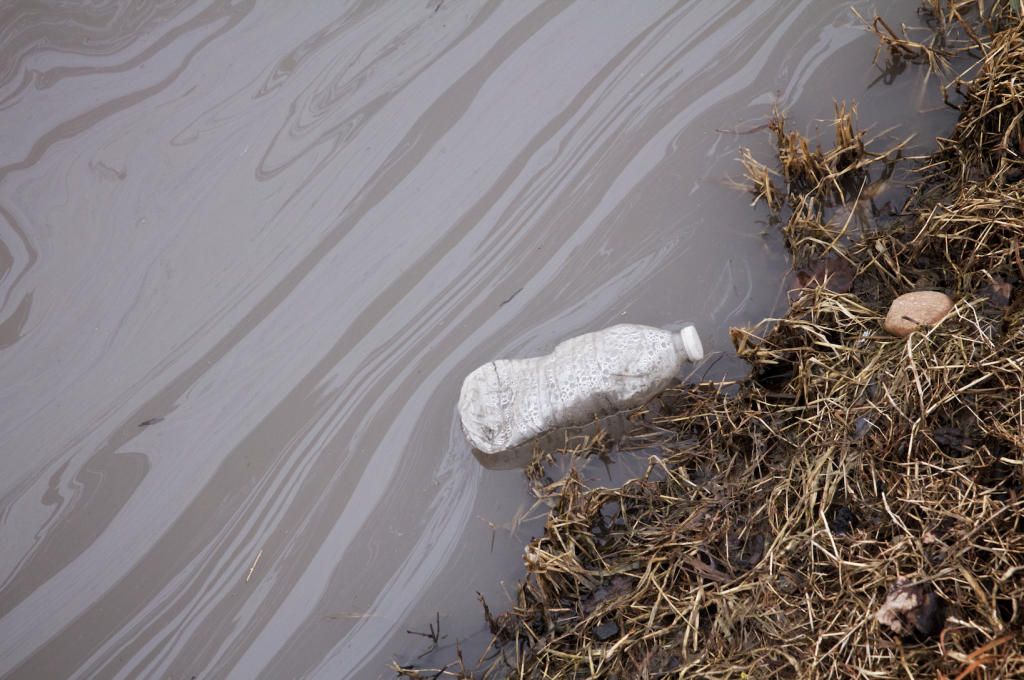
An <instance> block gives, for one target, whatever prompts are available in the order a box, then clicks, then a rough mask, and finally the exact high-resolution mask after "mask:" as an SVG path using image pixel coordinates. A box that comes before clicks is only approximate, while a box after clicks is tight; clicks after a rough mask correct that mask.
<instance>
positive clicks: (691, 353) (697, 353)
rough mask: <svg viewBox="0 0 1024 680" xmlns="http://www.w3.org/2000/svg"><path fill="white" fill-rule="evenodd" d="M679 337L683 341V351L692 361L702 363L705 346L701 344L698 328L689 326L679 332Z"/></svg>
mask: <svg viewBox="0 0 1024 680" xmlns="http://www.w3.org/2000/svg"><path fill="white" fill-rule="evenodd" d="M679 335H680V337H682V339H683V351H684V352H686V356H687V358H688V359H689V360H690V361H700V360H701V359H703V358H704V346H703V345H701V344H700V337H699V336H698V335H697V329H696V328H694V327H693V326H687V327H686V328H684V329H682V330H681V331H679Z"/></svg>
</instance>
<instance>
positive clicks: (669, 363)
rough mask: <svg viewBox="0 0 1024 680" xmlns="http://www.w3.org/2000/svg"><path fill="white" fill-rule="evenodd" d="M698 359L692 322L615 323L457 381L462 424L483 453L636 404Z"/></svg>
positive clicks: (698, 345)
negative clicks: (667, 326)
mask: <svg viewBox="0 0 1024 680" xmlns="http://www.w3.org/2000/svg"><path fill="white" fill-rule="evenodd" d="M702 358H704V348H703V347H702V346H701V343H700V338H699V337H698V336H697V331H696V330H695V329H694V328H693V327H692V326H688V327H687V328H684V329H682V330H681V331H666V330H662V329H660V328H651V327H650V326H635V325H632V324H622V325H619V326H612V327H611V328H606V329H604V330H603V331H597V332H596V333H587V334H586V335H581V336H579V337H576V338H571V339H569V340H566V341H565V342H562V343H560V344H559V345H558V346H557V347H555V351H554V352H552V353H551V354H548V355H547V356H543V357H535V358H533V359H499V360H498V361H492V362H490V363H488V364H484V365H483V366H481V367H480V368H478V369H476V370H475V371H473V372H472V373H470V374H469V375H468V376H466V380H465V381H464V382H463V383H462V395H461V397H460V399H459V415H460V416H461V417H462V430H463V432H465V433H466V438H467V439H468V440H469V442H470V443H471V444H472V445H473V446H475V447H476V448H478V449H480V450H481V451H483V452H484V453H498V452H500V451H505V450H507V449H511V448H514V447H516V446H519V445H520V444H524V443H526V442H528V441H530V440H531V439H533V438H534V437H537V436H539V435H541V434H543V433H544V432H547V431H549V430H554V429H556V428H559V427H572V426H576V425H584V424H586V423H588V422H590V421H592V420H593V419H594V416H595V415H596V416H599V417H600V416H607V415H611V414H613V413H616V412H618V411H625V410H627V409H633V408H636V407H638V406H640V405H641V404H643V403H644V402H646V401H647V400H649V399H650V398H652V397H654V396H655V395H656V394H658V393H659V392H661V391H662V390H664V389H665V388H666V387H668V385H669V383H670V382H671V381H672V378H674V377H675V376H676V374H677V373H678V372H679V369H681V368H682V367H683V364H684V363H686V362H687V361H698V360H700V359H702Z"/></svg>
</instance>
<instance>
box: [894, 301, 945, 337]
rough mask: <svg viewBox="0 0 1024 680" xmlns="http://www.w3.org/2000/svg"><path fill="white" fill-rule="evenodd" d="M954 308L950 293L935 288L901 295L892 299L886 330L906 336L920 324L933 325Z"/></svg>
mask: <svg viewBox="0 0 1024 680" xmlns="http://www.w3.org/2000/svg"><path fill="white" fill-rule="evenodd" d="M951 309H953V301H952V300H950V299H949V296H948V295H945V294H944V293H940V292H938V291H934V290H919V291H917V292H915V293H907V294H906V295H901V296H899V297H898V298H896V299H895V300H893V301H892V306H891V307H889V314H888V315H887V316H886V317H885V330H886V332H888V333H891V334H892V335H898V336H899V337H901V338H905V337H907V336H908V335H910V334H911V332H913V330H914V329H915V328H917V327H918V325H919V324H925V325H928V326H930V325H932V324H935V323H938V322H939V321H940V320H941V319H942V317H944V316H946V314H948V313H949V310H951Z"/></svg>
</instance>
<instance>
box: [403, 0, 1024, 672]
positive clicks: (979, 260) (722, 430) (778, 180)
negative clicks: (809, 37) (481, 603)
mask: <svg viewBox="0 0 1024 680" xmlns="http://www.w3.org/2000/svg"><path fill="white" fill-rule="evenodd" d="M926 6H930V3H926ZM932 11H933V12H934V14H933V18H934V20H935V24H936V27H937V29H936V30H937V35H942V36H947V35H951V32H952V31H955V30H962V31H963V32H964V34H965V38H964V39H965V41H966V43H965V44H964V46H963V47H962V48H959V49H974V50H975V51H976V52H977V53H978V56H979V57H980V58H981V62H980V66H979V67H978V68H977V70H976V71H974V73H973V75H972V77H971V80H970V81H969V82H967V81H960V80H955V79H954V80H953V82H952V84H951V85H950V86H949V89H948V93H949V95H950V96H951V97H953V98H954V99H955V98H956V97H955V96H954V93H957V94H958V95H959V96H960V97H962V98H963V101H962V103H961V104H960V105H959V108H960V110H961V118H960V121H959V122H958V124H957V126H956V128H955V130H954V131H953V132H952V134H951V135H950V136H949V137H948V138H946V139H940V140H938V144H939V149H938V151H937V152H936V153H935V154H933V155H932V156H931V157H929V158H928V159H925V162H924V163H923V166H922V170H921V175H920V181H919V182H918V183H917V184H916V186H915V187H914V190H913V194H912V196H911V198H910V199H909V200H908V202H907V203H906V204H905V205H903V206H891V205H890V206H888V207H886V206H877V205H874V204H873V203H872V202H871V194H872V187H874V186H877V185H878V183H879V182H884V181H886V178H887V177H888V174H887V173H891V168H892V165H893V164H894V163H895V162H896V161H897V159H898V158H899V150H898V147H897V148H893V149H889V150H887V153H875V152H873V151H871V149H870V144H868V143H866V142H865V134H864V132H863V131H861V130H859V129H858V127H857V123H856V117H855V114H854V111H852V110H849V111H848V110H847V108H846V107H845V106H837V108H836V119H835V121H833V125H834V128H835V133H836V143H835V146H834V147H833V148H832V150H830V151H826V152H823V151H821V149H820V147H819V148H817V149H815V144H813V143H811V142H809V141H808V140H807V139H805V138H803V137H802V136H801V135H800V134H799V133H793V132H790V131H789V130H787V128H786V120H785V117H784V115H783V113H782V112H779V111H777V110H776V111H773V113H772V115H771V118H770V126H771V130H772V131H773V132H774V133H775V134H774V138H775V142H776V145H777V150H778V164H777V167H776V165H775V164H772V166H771V167H769V166H768V165H765V164H762V163H760V162H759V161H757V160H756V159H754V158H752V157H750V156H747V157H746V158H745V164H746V166H747V171H748V175H749V177H750V179H751V181H752V182H753V191H754V193H755V195H757V196H758V197H759V199H760V200H765V201H767V202H768V204H769V205H770V206H771V207H772V209H773V211H774V212H775V213H776V214H777V215H778V217H779V220H780V223H781V224H784V225H785V226H783V227H782V232H783V235H784V237H785V239H786V243H787V247H788V248H789V250H790V252H791V253H792V255H793V257H794V263H795V264H794V270H795V272H796V273H795V274H794V286H795V292H793V294H792V296H791V302H790V307H789V310H788V312H787V313H786V315H785V316H784V317H783V318H781V319H774V320H766V321H765V322H763V323H762V324H761V325H759V326H758V327H756V328H746V329H733V331H732V337H733V342H734V345H735V347H736V351H737V354H738V355H739V356H740V357H742V358H744V359H745V360H746V361H747V362H748V363H749V364H750V366H751V373H750V376H749V377H748V378H747V379H745V380H743V381H740V382H738V383H729V384H715V383H705V384H700V385H681V386H679V387H678V388H676V389H673V390H670V391H668V392H666V393H665V394H664V395H662V397H661V398H660V399H658V400H655V401H654V402H652V403H651V404H649V405H648V407H646V408H645V409H643V410H641V411H640V412H638V413H637V414H635V415H634V419H635V422H636V423H637V426H638V429H637V430H636V431H635V432H633V433H632V434H631V435H630V436H628V437H626V438H624V439H621V440H618V441H612V440H611V439H610V438H607V437H601V436H598V437H596V438H593V437H590V438H587V439H586V440H584V441H576V442H573V443H572V446H571V447H570V448H569V449H567V450H566V451H563V455H576V456H580V455H595V454H599V453H603V452H614V451H615V450H625V449H632V450H643V451H644V452H646V453H649V454H650V456H651V458H650V463H649V466H648V469H647V472H646V474H645V475H644V476H643V477H641V478H639V479H636V480H633V481H631V482H629V483H627V484H625V485H623V486H622V488H620V489H604V488H588V487H587V485H586V481H585V480H584V479H583V478H582V476H581V475H580V474H579V473H578V472H577V471H576V470H572V471H570V473H569V474H568V475H567V476H565V477H564V478H562V479H560V480H553V479H550V478H548V477H546V476H545V475H546V473H545V470H544V461H543V460H539V459H538V460H537V461H535V462H534V464H533V465H531V467H530V468H529V469H528V470H527V473H528V477H529V478H530V479H531V481H532V482H533V485H534V488H535V490H536V492H537V495H538V496H539V497H544V498H548V499H549V500H550V501H551V502H552V503H553V504H554V507H553V508H552V510H551V513H550V515H549V518H548V521H547V524H546V527H545V533H544V536H543V537H541V538H538V539H535V540H533V541H531V543H530V544H529V545H528V546H527V547H526V551H525V562H526V568H527V572H528V574H527V577H526V579H525V580H524V582H522V583H521V584H520V586H519V589H518V592H517V596H516V597H517V602H516V606H515V607H514V608H513V609H512V610H510V611H508V612H506V613H504V614H501V615H499V616H495V617H492V616H491V615H490V613H487V618H488V620H489V622H490V623H491V626H492V632H493V633H494V634H495V639H496V641H495V645H496V647H501V649H502V650H503V654H502V655H499V657H498V658H496V659H495V660H494V665H493V666H492V667H491V669H490V670H489V671H487V674H486V675H485V677H502V676H504V675H505V674H508V673H511V677H517V678H542V677H543V678H549V677H550V678H575V677H600V678H632V677H652V678H655V677H736V678H763V677H810V676H814V677H836V678H845V677H850V678H853V677H872V678H904V677H916V676H918V675H920V676H923V677H948V678H963V677H973V678H981V677H1010V676H1015V675H1021V674H1024V653H1022V651H1021V650H1022V647H1021V645H1020V629H1021V626H1022V623H1024V537H1022V535H1021V530H1022V528H1024V527H1022V519H1021V508H1022V498H1021V497H1022V494H1024V439H1022V435H1021V428H1022V426H1024V391H1022V388H1024V356H1022V353H1021V350H1022V348H1024V262H1022V259H1021V254H1020V250H1021V244H1022V242H1024V195H1022V191H1024V184H1022V182H1021V180H1022V177H1024V86H1022V85H1021V83H1022V82H1024V28H1022V26H1021V25H1020V23H1019V22H1018V21H1017V20H1016V18H1015V17H1014V16H1013V15H1012V14H1011V13H1010V11H1009V10H1008V9H1006V10H1005V13H1003V12H999V13H997V14H994V15H990V14H989V12H990V11H991V8H987V9H985V15H984V17H981V18H979V17H978V13H977V7H976V6H975V13H974V19H973V20H971V19H970V18H969V17H968V18H963V17H961V16H958V15H957V12H956V11H955V9H951V8H949V7H946V8H941V9H940V8H939V7H938V6H937V5H935V7H934V8H933V9H932ZM959 11H960V12H961V13H964V12H965V11H966V10H965V8H964V7H960V8H959ZM872 25H873V27H874V28H875V30H877V31H878V32H879V34H880V37H882V38H883V42H882V44H881V45H880V49H884V50H886V51H887V53H888V55H889V57H890V58H892V59H894V60H895V59H915V60H919V61H925V62H928V63H929V64H930V65H931V67H933V68H936V69H941V68H942V67H943V64H942V61H943V60H944V59H946V58H948V57H949V56H950V55H952V54H953V52H954V51H955V50H956V49H958V48H957V47H956V46H955V45H954V44H953V42H947V43H945V44H941V43H932V44H929V45H923V44H918V43H914V42H912V41H909V40H905V39H903V38H902V37H900V36H898V34H897V32H895V31H891V29H889V28H888V27H886V26H885V25H884V24H879V23H878V22H873V24H872ZM937 44H941V47H936V45H937ZM858 206H859V207H860V208H861V209H862V210H863V209H866V208H870V209H871V211H872V216H873V217H874V218H875V219H874V220H873V221H872V225H871V227H870V228H864V227H863V226H860V225H858V222H857V221H856V220H854V219H853V216H854V211H855V210H856V209H857V207H858ZM917 290H936V291H941V292H944V293H946V294H947V295H949V296H950V297H951V298H952V300H953V301H954V303H955V305H954V308H953V310H952V311H951V312H950V313H949V314H947V315H946V317H945V319H944V320H943V321H942V322H940V323H939V324H937V325H935V326H932V327H924V326H922V327H919V328H918V329H917V330H916V331H914V332H913V333H911V334H910V335H909V336H908V337H906V338H901V337H893V336H891V335H889V334H888V333H886V332H885V330H884V329H883V327H882V322H883V320H884V318H885V316H886V313H887V311H888V309H889V306H890V304H891V302H892V301H893V300H894V299H895V298H896V297H898V296H900V295H902V294H904V293H908V292H912V291H917ZM492 604H493V603H492ZM466 661H467V662H468V661H469V660H466ZM474 661H475V660H474ZM402 673H404V674H405V675H407V676H409V677H432V676H433V673H427V674H425V675H422V676H421V675H419V673H425V672H424V671H420V672H418V673H417V672H415V671H402ZM446 673H447V674H449V675H454V676H457V677H470V674H468V673H466V672H465V669H464V668H462V669H460V667H459V665H455V666H453V667H451V668H449V669H448V670H447V671H446Z"/></svg>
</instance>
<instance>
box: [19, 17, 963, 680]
mask: <svg viewBox="0 0 1024 680" xmlns="http://www.w3.org/2000/svg"><path fill="white" fill-rule="evenodd" d="M849 4H850V2H849V0H837V1H835V2H833V1H831V0H830V1H829V2H823V1H822V0H815V1H814V2H811V1H810V0H805V1H803V2H798V1H794V2H779V1H776V2H756V1H755V2H749V1H747V0H743V1H742V2H741V1H734V2H725V1H720V2H678V3H672V2H654V1H652V2H643V3H638V2H604V3H598V4H595V3H571V2H563V1H548V2H508V3H489V2H468V1H467V2H457V1H454V0H443V2H442V1H439V0H431V2H429V3H422V2H421V3H409V2H391V3H385V2H351V3H347V4H342V3H340V2H333V1H331V2H328V1H327V0H322V1H309V2H287V3H284V2H270V1H264V2H255V1H245V0H243V1H237V2H227V1H224V2H220V1H213V2H180V1H173V0H168V1H164V2H156V1H150V2H135V3H127V2H122V3H118V2H93V3H89V4H88V5H85V4H82V5H79V4H72V3H68V4H67V5H66V6H65V5H61V4H58V3H38V2H17V1H14V2H7V3H5V4H4V6H3V7H2V8H0V135H2V139H3V144H2V145H0V302H2V307H0V348H2V349H0V447H2V454H0V485H2V486H0V521H2V526H0V676H3V677H11V678H33V679H38V678H58V677H59V678H86V677H88V678H192V677H193V676H194V677H197V678H245V679H251V678H300V677H301V678H307V677H310V678H313V677H315V678H349V677H352V678H376V677H380V676H388V675H391V671H388V670H387V669H386V668H385V664H386V662H388V661H389V660H391V659H396V660H398V661H399V662H401V663H419V664H430V663H433V662H436V661H438V660H441V659H444V660H451V659H453V658H454V651H455V650H454V647H455V641H456V637H457V638H458V640H459V646H460V648H461V649H462V650H463V651H464V652H465V657H466V659H467V662H470V661H472V662H473V663H475V661H476V659H477V658H479V655H480V654H481V653H482V651H483V649H484V647H485V646H486V644H487V642H488V640H489V635H487V633H486V632H485V631H484V629H483V628H484V622H483V617H482V615H481V610H480V606H479V604H478V602H477V599H476V593H475V591H477V590H479V591H480V592H481V593H483V594H484V595H485V596H486V597H487V599H488V602H489V603H490V604H491V605H492V608H493V609H494V610H495V611H496V612H497V611H501V610H503V609H505V608H506V606H507V605H506V603H507V600H506V599H505V595H504V589H507V590H508V592H509V593H514V588H515V582H516V580H517V579H518V578H520V577H521V576H522V574H523V568H522V562H521V554H522V546H523V544H524V543H525V542H526V541H527V540H528V539H529V537H530V535H531V533H538V532H539V531H540V530H541V525H542V523H541V521H540V520H536V519H534V520H530V519H529V518H526V520H527V521H525V522H524V523H520V521H521V520H523V519H524V518H523V515H522V513H523V511H524V510H525V509H528V508H529V507H530V505H531V503H532V499H531V497H530V496H529V494H528V493H527V489H526V485H525V483H524V480H523V476H522V473H521V472H520V471H518V470H514V469H513V470H504V471H501V470H488V469H485V468H483V467H482V466H481V465H480V464H478V463H477V461H476V459H475V458H474V457H473V456H472V455H471V452H470V449H469V446H468V445H467V444H466V443H465V441H464V439H463V437H462V434H461V431H460V430H459V427H458V423H457V420H456V417H455V403H456V401H457V398H458V391H459V386H460V384H461V381H462V378H463V377H464V376H465V375H466V374H467V373H468V372H469V371H470V370H472V369H473V368H475V367H476V366H477V365H479V364H481V363H483V362H485V361H488V360H490V359H492V358H495V357H521V356H530V355H535V354H542V353H546V352H547V351H549V350H550V349H551V348H552V347H553V346H554V345H555V344H556V343H557V342H559V341H560V340H562V339H564V338H566V337H569V336H572V335H575V334H578V333H582V332H586V331H590V330H596V329H599V328H602V327H605V326H608V325H611V324H613V323H616V322H619V321H629V322H635V323H645V324H650V325H654V326H660V327H679V326H680V325H682V324H683V323H686V322H693V323H696V324H697V326H698V328H699V330H700V331H701V334H702V336H703V338H704V345H705V349H706V350H708V351H709V352H722V351H727V350H728V349H729V348H730V345H729V340H728V332H727V331H728V327H729V326H733V325H743V324H745V323H748V322H756V321H759V320H760V319H762V318H763V317H765V316H770V315H771V314H772V313H773V312H775V311H777V310H779V309H780V308H781V304H782V299H783V298H782V296H781V295H780V294H779V282H780V280H781V277H782V274H783V273H784V272H785V271H786V269H787V268H788V264H787V261H786V258H785V256H784V253H783V251H782V248H781V245H780V244H779V240H778V238H777V236H773V235H772V234H769V235H767V236H762V235H760V234H759V233H758V232H759V231H761V230H762V228H763V225H761V224H759V223H758V222H759V221H762V222H763V221H764V220H765V218H766V213H765V211H764V210H763V209H761V208H758V209H751V208H750V207H749V202H750V197H749V195H746V194H742V193H740V192H738V191H736V190H735V189H733V188H730V186H729V178H733V179H736V180H739V179H741V176H742V168H741V166H740V164H739V162H738V160H737V158H738V156H739V151H738V149H739V147H740V146H744V147H753V148H754V149H755V152H756V153H757V154H758V155H759V156H760V157H761V158H764V159H767V158H768V157H769V155H770V151H769V148H768V146H767V137H766V133H763V132H762V133H758V134H754V135H736V134H729V133H720V132H716V129H733V130H747V129H750V128H753V127H756V126H758V125H760V124H761V123H763V122H764V119H763V116H764V115H765V114H766V113H768V111H769V107H770V103H771V101H772V98H773V97H774V96H775V95H776V93H778V95H779V99H780V103H781V106H782V107H783V108H785V109H786V110H788V111H789V113H790V117H791V118H790V119H791V121H792V122H793V123H794V124H796V125H797V126H798V127H801V128H803V129H805V130H808V131H813V127H814V124H815V123H814V120H815V119H820V118H827V117H830V116H831V112H832V107H833V98H836V99H840V100H842V99H853V98H855V99H857V101H858V102H859V104H860V108H859V110H860V118H861V121H862V123H864V124H869V123H870V124H872V125H873V126H874V129H876V130H879V131H881V130H884V129H886V128H888V127H890V126H894V125H901V127H900V128H899V129H897V130H896V131H894V132H893V133H891V136H892V137H900V138H902V137H905V136H907V135H909V134H910V133H912V132H917V133H918V138H917V143H918V146H917V149H918V151H921V150H924V149H927V148H929V144H928V141H927V140H929V139H932V138H934V136H935V135H936V134H940V133H943V132H945V131H947V130H948V129H950V127H951V125H952V123H953V121H954V120H955V115H956V114H955V112H954V111H952V110H951V109H946V108H943V107H942V106H941V98H940V97H939V95H938V91H937V88H936V87H935V86H934V82H933V83H932V84H930V85H925V83H924V79H923V72H922V71H920V70H919V69H916V68H910V69H907V70H906V72H905V73H903V74H902V75H900V76H899V78H898V79H897V81H896V82H897V83H898V84H899V87H898V88H890V87H888V85H889V84H890V83H891V81H892V80H893V74H889V75H888V76H886V75H884V74H882V73H880V71H879V70H878V69H877V68H875V67H874V66H872V65H871V63H870V61H871V58H872V56H873V54H874V50H875V44H876V42H875V39H874V38H873V37H870V36H868V35H866V34H865V33H864V32H863V30H862V29H861V28H860V26H859V22H858V21H857V19H856V17H854V15H853V14H852V12H851V11H850V9H849ZM854 4H855V6H856V7H857V8H858V9H859V11H860V12H861V14H863V15H865V16H870V15H871V14H872V12H873V11H874V9H875V7H876V5H877V8H878V10H879V11H881V12H884V14H885V15H886V16H887V17H891V18H892V19H894V20H895V21H896V22H899V21H905V22H907V23H910V24H912V25H917V23H918V20H917V18H916V17H915V15H914V9H915V8H916V0H905V1H902V2H889V1H886V2H877V3H874V2H866V1H861V2H855V3H854ZM822 134H823V138H825V140H826V142H827V139H828V135H830V134H831V131H830V130H828V129H824V128H823V129H822ZM707 368H708V367H707V366H704V367H702V368H701V370H702V371H703V370H705V369H707ZM727 371H731V372H732V374H733V375H736V374H737V373H738V372H741V371H742V368H741V367H740V365H739V364H738V363H737V362H735V360H732V361H730V360H729V359H728V358H725V359H724V360H721V361H719V363H718V364H716V365H715V366H714V367H712V368H711V369H710V372H709V373H708V375H709V376H710V377H715V378H720V377H721V376H722V375H723V374H724V373H726V372H727ZM630 465H631V463H630V462H629V461H611V464H610V467H609V468H608V469H606V470H602V469H600V466H597V467H595V468H594V469H593V471H592V472H593V473H594V475H595V476H598V477H600V476H601V475H609V474H610V475H611V476H612V477H613V478H614V477H616V476H617V475H618V476H619V477H621V476H622V475H624V474H627V473H628V471H629V469H631V468H630ZM617 466H618V467H617ZM481 518H482V519H481ZM484 520H486V521H487V522H491V523H493V524H495V525H497V526H498V529H497V530H494V529H492V527H491V526H489V525H488V524H487V523H485V521H484ZM503 526H504V527H505V528H502V527H503ZM503 584H504V585H503ZM438 612H439V613H440V621H441V633H442V635H446V636H447V637H446V638H445V639H444V640H442V641H441V643H440V644H441V647H442V649H441V650H440V651H439V652H438V653H437V654H435V655H434V656H433V657H430V656H428V657H425V658H424V659H421V660H419V661H417V660H416V657H417V656H418V655H419V654H420V653H422V652H423V651H424V650H426V649H427V647H428V646H429V640H427V639H426V638H424V637H418V636H415V635H409V634H407V633H406V631H407V630H415V631H422V632H428V626H429V624H431V623H433V622H434V621H435V615H436V613H438Z"/></svg>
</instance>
